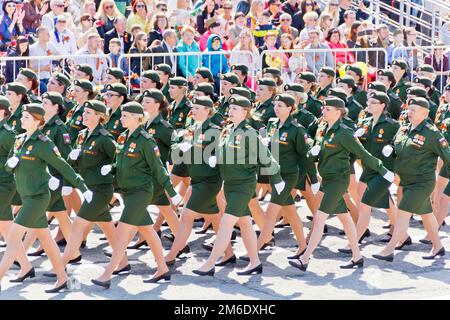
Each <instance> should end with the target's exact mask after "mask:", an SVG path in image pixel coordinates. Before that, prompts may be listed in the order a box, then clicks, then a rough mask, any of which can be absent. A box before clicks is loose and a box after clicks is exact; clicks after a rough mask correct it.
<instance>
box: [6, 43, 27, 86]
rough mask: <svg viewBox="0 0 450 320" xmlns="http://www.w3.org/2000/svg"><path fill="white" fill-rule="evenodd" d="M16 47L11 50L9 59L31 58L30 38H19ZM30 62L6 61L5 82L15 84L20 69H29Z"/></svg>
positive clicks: (8, 54)
mask: <svg viewBox="0 0 450 320" xmlns="http://www.w3.org/2000/svg"><path fill="white" fill-rule="evenodd" d="M15 42H16V45H15V46H14V47H11V48H9V50H8V53H7V56H8V57H29V56H30V43H29V42H28V38H26V37H24V36H19V37H18V38H17V40H16V41H15ZM28 63H29V60H15V61H6V68H5V80H6V83H9V82H13V81H14V80H15V79H16V76H17V74H18V73H19V70H20V68H28Z"/></svg>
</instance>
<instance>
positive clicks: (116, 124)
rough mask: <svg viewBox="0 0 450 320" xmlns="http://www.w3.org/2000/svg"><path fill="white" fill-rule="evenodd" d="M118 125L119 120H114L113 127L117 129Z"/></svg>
mask: <svg viewBox="0 0 450 320" xmlns="http://www.w3.org/2000/svg"><path fill="white" fill-rule="evenodd" d="M118 125H119V120H116V121H114V127H113V129H117V126H118Z"/></svg>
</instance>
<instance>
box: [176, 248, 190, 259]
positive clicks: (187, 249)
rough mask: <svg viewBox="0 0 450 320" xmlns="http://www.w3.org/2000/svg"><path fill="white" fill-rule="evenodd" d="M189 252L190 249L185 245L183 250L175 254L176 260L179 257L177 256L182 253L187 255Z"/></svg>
mask: <svg viewBox="0 0 450 320" xmlns="http://www.w3.org/2000/svg"><path fill="white" fill-rule="evenodd" d="M189 252H191V248H190V247H189V245H186V246H185V247H184V248H183V249H181V250H180V251H179V252H178V254H177V258H178V257H179V256H181V255H182V254H183V253H186V254H187V253H189Z"/></svg>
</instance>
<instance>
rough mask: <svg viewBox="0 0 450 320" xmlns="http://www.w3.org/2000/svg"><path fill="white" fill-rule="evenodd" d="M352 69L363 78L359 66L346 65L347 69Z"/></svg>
mask: <svg viewBox="0 0 450 320" xmlns="http://www.w3.org/2000/svg"><path fill="white" fill-rule="evenodd" d="M347 70H350V71H353V72H354V73H356V74H357V75H358V76H359V77H360V78H362V69H361V68H360V67H358V66H354V65H348V66H346V67H345V71H347Z"/></svg>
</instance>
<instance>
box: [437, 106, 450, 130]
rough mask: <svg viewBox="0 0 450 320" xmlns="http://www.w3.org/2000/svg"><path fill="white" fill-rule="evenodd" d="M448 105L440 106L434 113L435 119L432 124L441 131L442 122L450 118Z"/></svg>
mask: <svg viewBox="0 0 450 320" xmlns="http://www.w3.org/2000/svg"><path fill="white" fill-rule="evenodd" d="M449 106H450V105H449V104H448V103H445V104H441V105H440V106H439V108H438V110H437V112H436V117H435V118H434V124H435V125H436V126H437V127H438V128H439V130H441V131H442V125H443V123H444V121H445V120H446V119H448V118H450V110H449Z"/></svg>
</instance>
